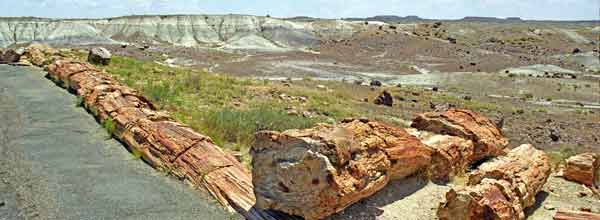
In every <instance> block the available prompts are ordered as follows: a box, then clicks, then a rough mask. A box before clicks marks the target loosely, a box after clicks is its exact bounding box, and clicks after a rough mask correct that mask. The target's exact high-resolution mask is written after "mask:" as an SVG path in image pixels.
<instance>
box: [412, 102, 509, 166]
mask: <svg viewBox="0 0 600 220" xmlns="http://www.w3.org/2000/svg"><path fill="white" fill-rule="evenodd" d="M411 126H412V127H413V128H416V129H418V130H422V131H429V132H433V133H436V134H445V135H450V136H457V137H461V138H464V139H467V140H471V141H473V143H474V144H475V152H474V153H473V154H472V155H471V156H469V157H468V158H467V160H469V161H477V160H481V159H485V158H487V157H493V156H499V155H503V154H504V148H505V147H506V146H507V145H508V140H507V139H506V138H505V137H504V136H503V135H502V132H501V131H500V130H499V129H498V128H497V127H496V125H495V124H494V123H493V122H492V121H491V120H490V119H488V118H486V117H483V116H482V115H480V114H478V113H475V112H472V111H469V110H465V109H457V108H450V109H449V110H448V111H445V112H427V113H423V114H420V115H418V116H417V117H416V118H415V119H414V120H413V122H412V124H411Z"/></svg>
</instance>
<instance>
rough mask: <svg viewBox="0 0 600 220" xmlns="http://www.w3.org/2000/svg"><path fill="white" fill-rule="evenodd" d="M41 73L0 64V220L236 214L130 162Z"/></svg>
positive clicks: (216, 218)
mask: <svg viewBox="0 0 600 220" xmlns="http://www.w3.org/2000/svg"><path fill="white" fill-rule="evenodd" d="M43 75H44V73H42V72H40V71H39V70H35V69H29V68H23V67H12V66H6V65H0V220H9V219H10V220H13V219H15V220H16V219H61V220H62V219H65V220H67V219H86V220H96V219H122V220H128V219H143V220H153V219H157V220H158V219H203V220H220V219H239V218H240V217H239V216H237V215H232V214H230V213H228V212H226V211H224V210H222V209H221V208H220V207H218V205H216V204H214V203H213V202H212V201H210V200H208V199H206V198H209V197H208V195H206V194H202V193H199V192H198V191H196V190H194V189H192V188H191V187H189V186H187V185H186V184H183V183H182V182H179V181H177V180H174V179H172V178H169V177H166V176H165V175H164V174H162V173H159V172H156V171H155V170H154V169H152V168H151V167H150V166H148V165H146V164H144V163H143V162H142V161H141V160H137V159H134V158H133V156H131V154H130V153H128V152H127V150H126V149H125V148H124V147H123V146H122V145H121V144H120V143H118V142H116V141H114V140H113V139H110V138H108V135H107V134H106V132H105V131H104V130H103V129H102V128H101V126H100V125H98V123H97V122H96V121H95V120H94V118H93V117H92V116H91V115H89V114H88V113H87V112H85V110H84V109H83V108H79V107H76V105H75V103H76V97H75V96H73V95H71V94H69V93H68V92H67V91H66V90H63V89H61V88H59V87H57V86H56V85H54V84H53V83H52V82H51V81H50V80H47V79H45V78H44V76H43Z"/></svg>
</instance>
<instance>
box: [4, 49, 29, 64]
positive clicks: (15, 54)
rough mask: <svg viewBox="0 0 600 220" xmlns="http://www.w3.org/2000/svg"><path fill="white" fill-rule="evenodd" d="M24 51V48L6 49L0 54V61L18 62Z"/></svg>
mask: <svg viewBox="0 0 600 220" xmlns="http://www.w3.org/2000/svg"><path fill="white" fill-rule="evenodd" d="M24 53H25V49H23V48H19V49H16V50H15V49H8V50H5V51H4V52H3V53H2V54H0V63H16V62H19V60H20V59H21V56H22V55H23V54H24Z"/></svg>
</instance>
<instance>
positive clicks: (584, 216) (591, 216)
mask: <svg viewBox="0 0 600 220" xmlns="http://www.w3.org/2000/svg"><path fill="white" fill-rule="evenodd" d="M554 220H600V214H598V213H591V212H580V211H570V210H563V209H559V210H558V212H556V214H555V215H554Z"/></svg>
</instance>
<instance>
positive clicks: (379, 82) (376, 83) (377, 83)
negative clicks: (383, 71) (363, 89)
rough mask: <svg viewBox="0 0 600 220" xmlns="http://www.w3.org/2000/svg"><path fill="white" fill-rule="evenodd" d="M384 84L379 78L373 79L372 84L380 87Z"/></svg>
mask: <svg viewBox="0 0 600 220" xmlns="http://www.w3.org/2000/svg"><path fill="white" fill-rule="evenodd" d="M382 85H383V83H381V81H379V80H373V81H371V86H377V87H380V86H382Z"/></svg>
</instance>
